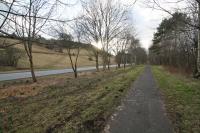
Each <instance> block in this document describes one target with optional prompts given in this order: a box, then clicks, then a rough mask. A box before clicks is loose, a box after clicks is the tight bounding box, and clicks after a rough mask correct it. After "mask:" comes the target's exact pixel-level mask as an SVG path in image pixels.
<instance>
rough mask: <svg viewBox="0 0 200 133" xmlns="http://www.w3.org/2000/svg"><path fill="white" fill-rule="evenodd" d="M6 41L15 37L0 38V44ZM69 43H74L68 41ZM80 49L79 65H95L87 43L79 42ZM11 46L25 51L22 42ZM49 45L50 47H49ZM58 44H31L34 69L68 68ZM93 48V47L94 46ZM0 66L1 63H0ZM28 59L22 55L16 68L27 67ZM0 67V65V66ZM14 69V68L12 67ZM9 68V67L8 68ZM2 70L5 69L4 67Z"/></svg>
mask: <svg viewBox="0 0 200 133" xmlns="http://www.w3.org/2000/svg"><path fill="white" fill-rule="evenodd" d="M3 42H6V43H7V44H12V43H15V42H17V40H15V39H10V38H0V45H2V44H3ZM69 43H76V42H72V41H69ZM80 45H81V51H80V57H79V59H78V65H79V66H95V61H94V59H93V57H92V56H91V55H90V52H91V51H88V50H87V48H88V47H91V45H89V44H80ZM13 47H15V48H17V49H20V50H21V51H23V52H25V50H24V47H23V44H17V45H14V46H13ZM49 47H50V48H49ZM59 48H60V46H56V45H55V43H50V44H48V43H46V42H41V43H34V44H33V61H34V66H35V68H36V69H62V68H70V67H71V66H70V60H69V57H68V56H67V54H66V49H64V50H63V51H62V52H61V51H59ZM94 48H95V47H94ZM99 63H100V64H102V60H101V58H100V60H99ZM112 64H114V58H113V59H112ZM0 66H1V65H0ZM28 68H29V61H28V58H27V57H24V58H22V59H20V60H19V63H18V65H17V68H16V69H28ZM0 69H1V67H0ZM13 69H15V68H13ZM8 70H10V68H9V69H8ZM2 71H6V69H5V67H4V69H3V70H2Z"/></svg>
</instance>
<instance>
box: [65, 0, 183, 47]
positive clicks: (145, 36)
mask: <svg viewBox="0 0 200 133" xmlns="http://www.w3.org/2000/svg"><path fill="white" fill-rule="evenodd" d="M74 1H76V0H74ZM122 1H123V3H125V4H130V3H131V2H133V0H122ZM144 1H146V0H137V2H136V3H135V4H134V5H133V6H132V7H131V10H132V17H133V23H134V25H135V29H136V33H137V37H138V38H139V39H140V42H141V45H142V47H144V48H146V49H148V48H149V46H150V45H151V44H152V38H153V33H154V32H155V31H156V28H157V27H158V26H159V24H160V23H161V21H162V20H163V19H164V18H165V17H169V16H170V15H169V14H168V13H166V12H163V11H159V10H153V9H151V8H148V7H147V5H146V4H144ZM175 1H176V0H159V2H160V4H161V5H162V6H163V7H164V8H166V9H170V10H172V11H173V10H174V11H175V10H176V8H181V7H184V6H185V5H184V4H185V2H182V3H174V2H175ZM166 2H167V3H166ZM72 10H73V12H72ZM75 10H76V11H75ZM65 11H66V12H69V15H70V17H73V16H76V15H77V13H78V12H80V11H81V6H80V5H79V4H77V6H75V7H74V6H73V7H71V8H66V9H65ZM65 15H66V14H65Z"/></svg>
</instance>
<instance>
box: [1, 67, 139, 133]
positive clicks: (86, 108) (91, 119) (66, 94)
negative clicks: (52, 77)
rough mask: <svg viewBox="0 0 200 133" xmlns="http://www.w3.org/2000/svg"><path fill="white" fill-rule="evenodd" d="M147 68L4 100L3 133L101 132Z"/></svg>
mask: <svg viewBox="0 0 200 133" xmlns="http://www.w3.org/2000/svg"><path fill="white" fill-rule="evenodd" d="M142 70H143V67H141V66H140V67H136V68H134V69H133V68H131V69H130V68H129V69H126V70H123V69H120V70H112V71H108V72H106V73H105V72H100V73H97V74H96V75H93V76H89V77H87V76H85V77H80V78H78V79H66V80H65V81H64V82H63V83H59V84H56V85H51V86H47V87H45V89H42V91H41V92H40V93H38V94H37V95H35V96H29V97H25V98H23V97H22V98H20V97H8V98H5V99H1V100H0V132H3V131H4V132H20V133H21V132H29V133H40V132H66V133H68V132H69V133H79V132H81V133H82V132H87V133H90V132H91V133H94V132H100V131H101V130H102V129H103V127H104V126H105V122H106V120H107V118H108V117H109V116H110V115H111V113H112V111H113V110H114V109H115V107H116V106H117V105H118V104H119V103H120V100H121V98H122V97H123V96H124V95H125V94H126V92H127V90H128V89H129V88H130V84H131V83H132V82H133V81H134V80H135V79H136V77H137V76H138V75H139V74H140V73H141V72H142Z"/></svg>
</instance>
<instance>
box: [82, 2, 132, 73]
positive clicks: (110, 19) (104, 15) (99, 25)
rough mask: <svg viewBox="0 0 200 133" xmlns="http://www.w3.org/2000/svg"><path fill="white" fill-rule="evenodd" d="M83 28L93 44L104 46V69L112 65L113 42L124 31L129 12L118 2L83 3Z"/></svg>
mask: <svg viewBox="0 0 200 133" xmlns="http://www.w3.org/2000/svg"><path fill="white" fill-rule="evenodd" d="M82 4H83V8H84V18H83V20H82V26H83V28H84V31H85V32H86V34H87V36H88V38H90V40H91V43H95V44H101V45H102V51H104V52H103V55H102V60H103V66H104V69H105V68H106V65H108V68H109V64H110V61H109V60H110V52H111V51H110V48H109V47H110V45H111V42H112V41H113V40H114V39H115V38H116V37H117V36H118V35H119V34H120V33H121V32H123V30H124V27H126V25H127V23H125V22H126V21H127V19H128V17H127V16H128V15H127V13H128V10H127V9H126V8H125V7H123V6H122V5H121V4H120V2H119V1H117V0H111V1H110V0H106V1H101V0H89V1H87V2H85V1H84V2H82Z"/></svg>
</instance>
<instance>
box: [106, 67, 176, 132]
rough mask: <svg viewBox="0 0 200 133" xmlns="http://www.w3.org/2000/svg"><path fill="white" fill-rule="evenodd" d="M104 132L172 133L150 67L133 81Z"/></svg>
mask: <svg viewBox="0 0 200 133" xmlns="http://www.w3.org/2000/svg"><path fill="white" fill-rule="evenodd" d="M105 132H106V133H172V132H173V130H172V126H171V124H170V122H169V119H168V118H167V115H166V113H165V108H164V105H163V102H162V100H161V96H160V93H159V90H158V89H157V86H156V82H155V80H154V78H153V75H152V72H151V67H150V66H147V67H146V68H145V71H144V73H143V74H142V75H141V76H140V77H139V78H138V79H137V80H136V81H135V82H134V85H133V86H132V89H131V90H130V91H129V93H128V95H127V97H126V98H125V99H124V100H123V102H122V105H121V106H120V107H119V108H118V110H117V111H116V113H115V114H113V116H112V117H111V120H110V121H109V122H108V124H107V126H106V128H105Z"/></svg>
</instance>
